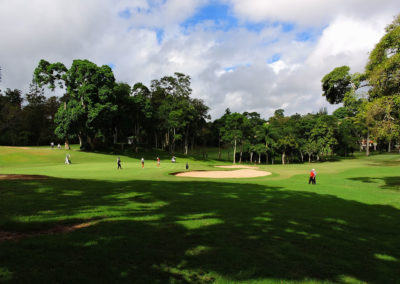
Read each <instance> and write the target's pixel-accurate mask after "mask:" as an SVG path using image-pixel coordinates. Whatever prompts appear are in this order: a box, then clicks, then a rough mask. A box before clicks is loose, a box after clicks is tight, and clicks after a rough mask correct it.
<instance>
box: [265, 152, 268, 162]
mask: <svg viewBox="0 0 400 284" xmlns="http://www.w3.org/2000/svg"><path fill="white" fill-rule="evenodd" d="M265 164H266V165H268V152H265Z"/></svg>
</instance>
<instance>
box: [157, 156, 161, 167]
mask: <svg viewBox="0 0 400 284" xmlns="http://www.w3.org/2000/svg"><path fill="white" fill-rule="evenodd" d="M159 167H160V157H157V168H159Z"/></svg>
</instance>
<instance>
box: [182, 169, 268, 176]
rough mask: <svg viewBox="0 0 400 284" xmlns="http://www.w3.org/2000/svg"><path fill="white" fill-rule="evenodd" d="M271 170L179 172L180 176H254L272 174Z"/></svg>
mask: <svg viewBox="0 0 400 284" xmlns="http://www.w3.org/2000/svg"><path fill="white" fill-rule="evenodd" d="M270 174H271V173H270V172H264V171H257V170H253V169H242V170H237V171H193V172H184V173H178V174H176V176H178V177H200V178H252V177H263V176H268V175H270Z"/></svg>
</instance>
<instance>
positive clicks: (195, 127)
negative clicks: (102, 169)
mask: <svg viewBox="0 0 400 284" xmlns="http://www.w3.org/2000/svg"><path fill="white" fill-rule="evenodd" d="M399 51H400V15H398V16H397V17H396V18H395V19H394V21H393V22H392V23H391V24H390V25H388V26H387V27H386V34H385V35H384V36H383V37H382V39H381V40H380V42H379V43H378V44H377V45H376V46H375V48H374V49H373V50H372V51H371V53H370V56H369V60H368V63H367V65H366V68H365V71H364V72H363V73H354V74H351V73H350V68H349V67H348V66H341V67H337V68H335V69H333V70H332V71H331V72H330V73H328V74H327V75H325V76H324V77H323V78H322V80H321V84H322V92H323V93H322V95H323V96H325V97H326V99H327V101H328V102H329V103H331V104H339V103H342V104H343V106H341V107H339V108H338V109H337V110H335V111H334V112H333V114H332V115H328V114H327V112H326V110H323V109H322V110H320V111H319V112H317V113H315V114H306V115H300V114H295V115H292V116H285V115H284V110H283V109H278V110H276V111H275V113H274V115H273V116H271V117H270V118H268V119H263V118H261V116H260V114H259V113H256V112H251V113H249V112H244V113H237V112H233V113H232V112H231V111H230V110H229V109H227V110H226V111H225V113H224V114H223V115H222V116H221V117H220V118H217V119H215V120H214V121H212V122H211V121H210V120H211V117H210V115H209V114H208V111H209V107H208V106H206V105H205V104H204V102H203V101H202V100H200V99H196V98H192V97H191V93H192V89H191V78H190V76H188V75H185V74H182V73H178V72H176V73H174V74H173V75H172V76H164V77H162V78H160V79H154V80H152V81H151V83H150V86H146V85H144V84H143V83H140V82H138V83H135V84H134V85H133V86H130V85H129V84H127V83H123V82H117V81H116V80H115V77H114V74H113V71H112V69H111V68H110V67H109V66H107V65H103V66H98V65H96V64H95V63H93V62H90V61H88V60H74V61H73V63H72V65H71V67H70V68H67V67H66V66H65V65H64V64H63V63H60V62H56V63H50V62H47V61H46V60H43V59H42V60H40V62H39V64H38V66H37V67H36V69H35V70H34V74H33V80H32V83H31V85H30V88H29V92H28V93H27V94H25V97H23V96H22V93H21V91H19V90H17V89H15V90H11V89H6V91H5V92H4V94H3V92H2V91H1V90H0V110H1V114H0V144H2V145H5V144H9V145H41V144H48V143H49V141H52V140H56V139H58V141H63V142H64V143H65V147H66V148H69V144H70V143H71V142H74V143H75V142H78V143H79V144H80V146H81V148H82V149H87V150H99V149H100V150H101V149H109V148H117V147H119V146H121V147H123V146H124V145H125V144H127V142H128V141H129V144H131V146H132V147H133V148H134V149H135V150H136V151H138V149H140V148H143V147H149V148H157V149H163V150H166V151H168V152H169V153H171V154H173V153H176V152H182V153H184V154H185V155H187V154H188V153H189V151H190V150H193V149H194V148H195V147H196V146H197V145H202V146H203V147H204V146H216V147H218V148H219V149H221V147H223V146H226V145H230V146H231V147H232V152H233V155H232V161H233V163H236V162H239V163H241V162H243V161H244V160H247V161H249V162H254V161H256V162H258V163H261V161H265V162H266V163H274V162H281V163H283V164H285V163H293V162H304V161H309V162H311V161H313V160H324V159H327V158H329V157H332V156H333V155H335V154H336V155H344V156H347V155H349V154H351V153H353V152H354V151H356V150H358V149H361V148H362V147H363V144H366V154H367V155H369V151H370V143H371V142H372V141H373V142H375V143H378V145H379V147H378V148H379V149H380V150H382V149H383V146H384V147H387V151H388V152H391V151H392V149H393V145H397V144H396V143H398V141H399V138H400V52H399ZM45 87H48V88H49V89H50V90H53V91H54V90H55V89H56V88H59V89H61V90H63V91H64V94H63V96H62V97H61V98H57V97H54V96H53V97H50V98H46V97H45V96H44V95H43V94H44V88H45ZM24 102H26V104H24ZM397 148H400V146H399V145H397ZM219 153H221V151H219ZM219 158H221V154H219Z"/></svg>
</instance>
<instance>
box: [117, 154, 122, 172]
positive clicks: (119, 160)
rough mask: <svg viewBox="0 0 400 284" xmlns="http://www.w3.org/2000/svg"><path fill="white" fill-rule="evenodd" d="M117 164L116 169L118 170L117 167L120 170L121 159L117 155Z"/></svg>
mask: <svg viewBox="0 0 400 284" xmlns="http://www.w3.org/2000/svg"><path fill="white" fill-rule="evenodd" d="M117 165H118V167H117V170H119V169H121V170H122V167H121V159H120V158H119V157H118V159H117Z"/></svg>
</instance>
